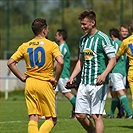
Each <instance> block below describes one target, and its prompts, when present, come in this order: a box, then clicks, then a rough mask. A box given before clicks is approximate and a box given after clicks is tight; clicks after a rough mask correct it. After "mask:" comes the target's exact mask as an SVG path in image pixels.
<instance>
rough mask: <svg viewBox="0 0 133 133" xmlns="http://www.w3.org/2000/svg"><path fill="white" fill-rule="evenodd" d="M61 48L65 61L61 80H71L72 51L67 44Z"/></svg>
mask: <svg viewBox="0 0 133 133" xmlns="http://www.w3.org/2000/svg"><path fill="white" fill-rule="evenodd" d="M59 48H60V52H61V54H62V56H63V59H64V67H63V70H62V73H61V76H60V78H69V77H70V50H69V48H68V45H67V44H66V43H63V44H61V45H60V46H59Z"/></svg>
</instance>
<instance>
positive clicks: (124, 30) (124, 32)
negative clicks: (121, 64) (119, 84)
mask: <svg viewBox="0 0 133 133" xmlns="http://www.w3.org/2000/svg"><path fill="white" fill-rule="evenodd" d="M119 33H120V40H121V41H122V40H123V39H126V38H127V37H128V36H129V26H128V25H120V27H119ZM128 68H129V60H128V57H127V56H126V72H127V73H128ZM128 88H129V83H128V80H127V76H126V85H125V89H124V91H125V92H126V93H127V90H128ZM117 108H118V114H117V118H122V117H124V116H125V113H124V108H123V106H122V104H121V103H120V100H119V103H118V106H117Z"/></svg>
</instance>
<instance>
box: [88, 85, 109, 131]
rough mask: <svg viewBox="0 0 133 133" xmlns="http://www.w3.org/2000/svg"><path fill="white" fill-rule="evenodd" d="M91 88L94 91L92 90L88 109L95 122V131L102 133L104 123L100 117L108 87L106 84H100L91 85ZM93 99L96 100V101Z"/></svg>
mask: <svg viewBox="0 0 133 133" xmlns="http://www.w3.org/2000/svg"><path fill="white" fill-rule="evenodd" d="M92 90H95V91H93V92H92V97H91V110H90V111H91V114H92V118H93V120H94V123H95V130H96V133H103V132H104V123H103V119H102V114H103V111H104V106H105V101H106V98H107V91H108V88H107V85H100V86H92ZM95 101H97V103H96V102H95Z"/></svg>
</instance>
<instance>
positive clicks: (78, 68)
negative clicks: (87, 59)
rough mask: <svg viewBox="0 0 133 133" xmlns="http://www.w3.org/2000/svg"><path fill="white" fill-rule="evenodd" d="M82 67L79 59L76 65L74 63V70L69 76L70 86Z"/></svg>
mask: <svg viewBox="0 0 133 133" xmlns="http://www.w3.org/2000/svg"><path fill="white" fill-rule="evenodd" d="M82 65H83V62H82V60H81V59H79V60H78V61H77V63H76V66H75V68H74V70H73V72H72V74H71V76H70V79H69V82H70V84H72V82H73V79H74V78H75V77H76V76H77V75H78V73H79V72H80V71H81V67H82Z"/></svg>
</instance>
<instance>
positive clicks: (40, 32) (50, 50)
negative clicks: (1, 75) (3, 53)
mask: <svg viewBox="0 0 133 133" xmlns="http://www.w3.org/2000/svg"><path fill="white" fill-rule="evenodd" d="M31 28H32V31H33V33H34V35H35V37H34V38H33V39H32V40H30V41H28V42H25V43H23V44H22V45H21V46H19V48H18V49H17V51H16V52H15V53H14V54H13V55H12V56H11V58H10V59H9V61H8V63H7V65H8V67H9V68H10V70H11V71H12V72H13V73H14V74H15V76H16V77H18V78H19V79H20V80H21V81H22V82H26V86H25V99H26V105H27V110H28V115H29V123H28V133H38V132H39V133H50V131H51V130H52V128H53V127H54V125H55V124H56V122H57V117H56V111H55V110H56V108H55V93H54V88H55V87H56V85H57V82H58V80H59V77H60V74H61V72H62V68H63V64H64V61H63V58H62V55H61V53H60V50H59V48H58V45H57V44H56V43H55V42H52V41H50V40H48V39H46V38H47V36H48V32H49V29H48V25H47V23H46V20H45V19H43V18H37V19H35V20H34V21H33V23H32V25H31ZM21 59H24V60H25V62H26V68H27V71H26V72H25V75H26V76H23V75H22V74H21V72H20V71H19V69H18V68H17V65H16V64H17V63H18V62H19V61H20V60H21ZM54 59H55V60H56V61H57V64H56V68H55V69H56V75H55V77H54V71H53V69H54V65H53V64H54V62H53V60H54ZM39 116H45V121H44V123H42V125H41V126H40V128H39V129H38V119H39Z"/></svg>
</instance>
